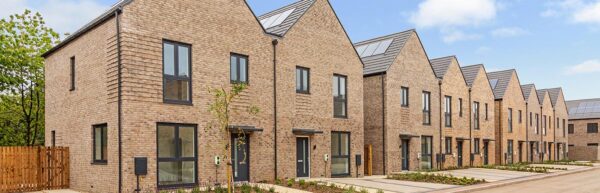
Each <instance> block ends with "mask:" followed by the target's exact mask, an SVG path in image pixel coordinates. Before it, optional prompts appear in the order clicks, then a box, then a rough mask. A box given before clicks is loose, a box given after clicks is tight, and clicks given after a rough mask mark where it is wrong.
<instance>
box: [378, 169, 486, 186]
mask: <svg viewBox="0 0 600 193" xmlns="http://www.w3.org/2000/svg"><path fill="white" fill-rule="evenodd" d="M387 178H388V179H394V180H407V181H414V182H430V183H440V184H452V185H473V184H480V183H485V180H478V179H475V178H466V177H462V178H457V177H454V176H451V175H444V174H429V173H420V172H415V173H406V174H394V175H389V176H388V177H387Z"/></svg>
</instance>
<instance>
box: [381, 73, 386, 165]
mask: <svg viewBox="0 0 600 193" xmlns="http://www.w3.org/2000/svg"><path fill="white" fill-rule="evenodd" d="M384 84H385V74H382V75H381V109H382V110H381V112H382V115H383V116H382V117H381V120H382V121H381V127H382V129H383V132H382V134H383V136H382V137H383V138H382V139H383V146H382V148H383V175H387V170H386V162H387V159H386V156H387V152H386V148H385V147H386V143H385V141H386V140H385V138H386V133H385V85H384Z"/></svg>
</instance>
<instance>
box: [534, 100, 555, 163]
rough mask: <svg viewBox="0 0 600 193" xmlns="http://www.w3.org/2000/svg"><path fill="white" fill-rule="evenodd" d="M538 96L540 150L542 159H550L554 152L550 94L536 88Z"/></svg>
mask: <svg viewBox="0 0 600 193" xmlns="http://www.w3.org/2000/svg"><path fill="white" fill-rule="evenodd" d="M537 94H538V97H539V98H540V106H541V112H542V113H541V117H540V120H541V126H542V132H541V135H542V136H541V140H540V144H541V152H542V161H546V160H551V158H552V156H553V154H554V152H553V149H554V130H553V129H552V128H553V127H552V123H553V122H554V121H552V117H554V115H553V111H554V109H553V108H552V102H551V101H550V94H548V92H547V91H545V90H537Z"/></svg>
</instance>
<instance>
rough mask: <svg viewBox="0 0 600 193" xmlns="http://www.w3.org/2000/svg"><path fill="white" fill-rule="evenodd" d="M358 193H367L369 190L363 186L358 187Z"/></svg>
mask: <svg viewBox="0 0 600 193" xmlns="http://www.w3.org/2000/svg"><path fill="white" fill-rule="evenodd" d="M360 193H369V191H368V190H367V189H365V188H361V189H360Z"/></svg>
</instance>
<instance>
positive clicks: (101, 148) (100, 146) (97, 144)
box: [92, 124, 107, 163]
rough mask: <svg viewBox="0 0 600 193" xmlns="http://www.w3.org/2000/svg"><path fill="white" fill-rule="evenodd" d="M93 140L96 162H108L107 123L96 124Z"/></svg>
mask: <svg viewBox="0 0 600 193" xmlns="http://www.w3.org/2000/svg"><path fill="white" fill-rule="evenodd" d="M92 128H93V133H92V135H93V136H92V141H93V143H94V150H93V152H94V160H93V161H94V163H106V161H107V160H106V154H107V152H106V141H107V140H106V137H107V135H106V134H107V125H106V124H101V125H94V126H93V127H92Z"/></svg>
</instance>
